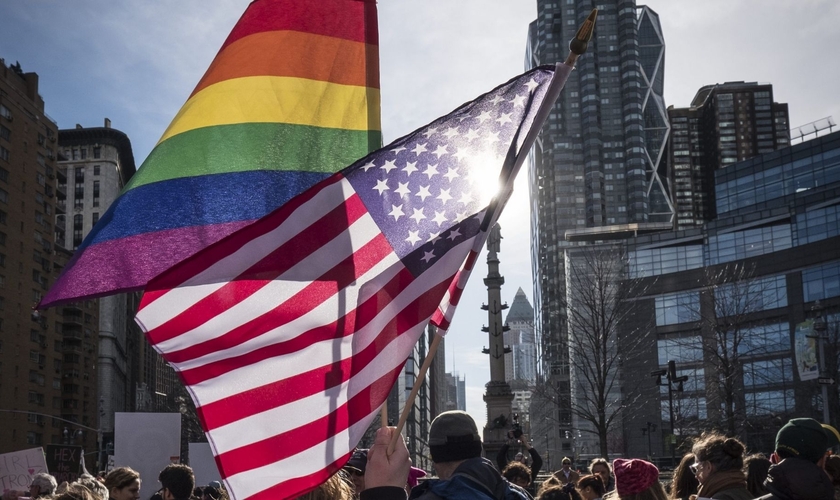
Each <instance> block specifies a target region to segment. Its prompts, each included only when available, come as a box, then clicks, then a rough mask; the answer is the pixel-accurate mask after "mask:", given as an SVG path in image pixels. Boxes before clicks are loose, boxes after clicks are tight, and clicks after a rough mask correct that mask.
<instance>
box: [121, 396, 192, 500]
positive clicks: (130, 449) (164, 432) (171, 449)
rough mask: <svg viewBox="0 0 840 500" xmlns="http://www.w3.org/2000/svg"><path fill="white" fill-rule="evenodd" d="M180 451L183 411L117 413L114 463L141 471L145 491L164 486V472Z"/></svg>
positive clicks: (178, 455) (176, 458) (177, 457)
mask: <svg viewBox="0 0 840 500" xmlns="http://www.w3.org/2000/svg"><path fill="white" fill-rule="evenodd" d="M180 454H181V414H180V413H120V412H118V413H116V415H115V417H114V465H115V466H117V467H123V466H126V467H131V468H132V469H134V470H136V471H137V472H139V473H140V478H141V479H142V480H143V489H144V490H146V489H149V490H150V491H155V490H157V489H158V488H160V483H158V481H157V478H158V475H159V474H160V471H162V470H163V468H164V467H166V466H167V465H169V464H171V463H173V460H172V459H173V457H174V458H175V460H176V461H177V460H178V459H179V457H180Z"/></svg>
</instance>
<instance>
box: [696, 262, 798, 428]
mask: <svg viewBox="0 0 840 500" xmlns="http://www.w3.org/2000/svg"><path fill="white" fill-rule="evenodd" d="M753 274H754V266H749V265H746V264H744V263H733V264H727V265H724V266H722V267H715V268H708V269H707V270H706V272H705V273H704V281H705V283H704V284H703V285H704V286H703V288H704V289H705V291H706V292H705V293H704V294H703V295H704V297H703V298H702V299H701V300H700V301H699V303H697V304H696V305H692V306H689V307H696V313H695V314H696V316H697V318H698V319H699V320H700V322H701V332H702V333H703V354H704V356H703V357H704V362H705V366H706V369H707V373H709V372H711V373H713V374H714V375H713V376H706V377H705V378H706V384H707V390H706V394H707V397H708V398H709V399H710V402H709V404H708V407H709V409H710V411H713V409H716V408H721V412H722V413H721V418H720V419H713V420H717V421H719V422H721V424H720V425H719V428H720V429H721V430H723V431H724V432H725V433H726V434H727V435H728V436H736V435H738V434H739V433H741V432H742V431H743V428H744V425H745V424H746V423H747V422H746V421H747V416H746V415H747V407H748V406H752V407H753V408H752V413H760V412H762V411H764V410H763V408H761V405H762V404H763V402H761V401H759V400H757V399H755V398H754V399H753V401H751V402H748V401H746V400H744V399H742V396H743V395H744V381H745V371H744V366H745V362H746V361H748V360H752V359H753V358H754V357H755V356H758V355H763V354H768V353H770V352H772V351H773V344H772V340H771V337H770V336H769V335H767V332H765V331H763V330H762V325H763V324H765V322H764V321H762V320H759V319H757V318H756V313H759V312H761V311H764V310H765V309H772V308H775V307H780V306H782V305H786V304H787V302H786V300H787V299H786V295H785V294H784V292H783V291H780V290H784V287H782V288H779V287H778V286H777V285H778V280H782V281H783V280H784V276H771V277H765V278H755V277H754V276H753ZM704 302H705V303H706V308H709V305H708V304H709V302H711V311H708V309H706V310H703V309H704V307H703V304H704ZM782 302H784V303H782ZM707 311H708V312H707ZM710 313H711V314H710ZM785 334H786V336H787V335H789V334H787V332H785ZM788 346H789V344H788ZM788 349H789V347H788ZM763 362H764V363H768V364H772V363H777V362H779V363H782V366H781V367H780V371H781V372H784V370H785V366H784V363H785V360H784V358H779V359H770V360H765V361H763ZM787 362H788V363H789V362H790V360H789V358H788V359H787ZM768 366H769V365H768ZM773 373H776V370H772V369H767V370H764V369H758V370H750V371H749V372H748V373H747V377H746V379H747V380H748V381H749V383H750V385H753V386H755V385H765V384H769V383H772V382H774V381H773V380H772V378H773V376H772V374H773ZM718 403H719V404H718Z"/></svg>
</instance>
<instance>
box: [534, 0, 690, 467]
mask: <svg viewBox="0 0 840 500" xmlns="http://www.w3.org/2000/svg"><path fill="white" fill-rule="evenodd" d="M593 7H597V8H598V9H599V14H598V20H597V25H596V28H595V35H594V36H593V39H592V41H591V43H590V46H589V49H588V51H587V53H586V54H585V55H583V56H582V57H581V58H580V59H578V63H577V69H576V70H575V71H574V72H573V73H572V74H571V76H570V77H569V80H568V82H567V83H566V87H565V89H564V91H563V93H562V95H561V96H560V98H559V99H558V101H557V104H556V105H555V108H554V110H553V111H552V112H551V114H550V116H549V118H548V120H547V122H546V124H545V125H544V127H543V130H542V132H541V135H540V140H539V141H538V145H537V148H536V150H535V153H534V157H533V163H532V168H531V171H530V192H531V214H532V215H531V217H532V220H531V224H532V226H531V228H532V243H531V244H532V266H533V277H534V305H535V329H536V334H537V341H538V345H539V348H540V350H541V366H540V372H541V373H540V378H539V380H538V384H544V386H550V387H551V388H552V389H551V390H552V392H553V394H555V395H556V396H557V397H555V398H552V399H553V401H552V402H551V403H552V404H544V405H536V406H539V407H544V408H546V414H545V415H537V416H533V415H532V417H533V418H535V420H534V421H532V425H533V426H534V439H535V440H540V441H542V439H541V438H543V437H544V439H545V441H544V442H543V443H542V444H543V446H544V447H546V448H549V449H550V451H551V453H552V454H555V456H561V455H570V456H571V455H572V454H574V453H575V451H576V450H575V446H576V443H575V432H574V429H573V428H572V415H571V405H570V397H571V387H570V372H569V370H570V368H569V359H568V349H567V345H566V339H567V337H568V331H567V326H566V318H565V310H564V308H563V304H564V303H567V301H566V300H565V293H566V289H565V274H566V273H565V267H564V265H565V264H564V261H565V249H568V248H569V247H570V246H572V245H581V244H586V242H588V241H597V240H605V239H612V238H615V237H626V236H627V235H628V234H639V233H644V232H647V231H653V230H663V229H670V228H671V227H672V224H673V215H674V210H673V204H672V202H671V196H670V193H669V192H668V190H667V185H668V183H667V181H666V169H665V165H666V156H667V155H666V154H665V152H666V147H665V145H666V142H667V139H668V134H669V132H670V127H669V125H668V117H667V112H666V108H665V103H664V101H663V99H662V88H663V77H662V75H663V72H664V53H665V46H664V39H663V36H662V30H661V27H660V25H659V19H658V16H657V15H656V13H655V12H653V11H651V10H650V9H648V8H646V7H637V6H636V2H635V1H634V0H605V1H603V2H599V3H593V2H591V1H586V0H538V1H537V13H538V17H537V20H536V21H534V22H533V23H532V24H531V26H530V34H529V40H528V50H527V61H528V64H529V65H530V66H536V65H540V64H554V63H556V62H558V61H563V60H565V59H566V56H567V55H568V46H569V40H571V39H572V38H573V37H574V35H575V32H576V31H577V28H578V26H580V25H581V23H582V22H583V21H584V19H586V16H587V15H588V14H589V12H590V11H591V9H592V8H593ZM538 392H539V391H538ZM541 424H543V425H544V427H545V432H543V431H542V430H540V429H539V427H540V425H541ZM540 434H543V435H542V436H541V435H540Z"/></svg>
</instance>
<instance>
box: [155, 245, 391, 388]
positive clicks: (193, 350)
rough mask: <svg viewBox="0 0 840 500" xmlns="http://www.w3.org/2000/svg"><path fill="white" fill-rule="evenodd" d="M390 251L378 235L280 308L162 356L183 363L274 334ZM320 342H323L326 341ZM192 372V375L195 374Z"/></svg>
mask: <svg viewBox="0 0 840 500" xmlns="http://www.w3.org/2000/svg"><path fill="white" fill-rule="evenodd" d="M391 251H392V249H391V245H390V244H389V243H388V240H387V239H386V238H385V236H383V235H382V234H379V235H378V236H376V237H375V238H374V239H373V240H371V241H370V242H368V243H367V244H366V245H364V246H363V247H362V248H360V249H359V251H357V252H355V253H354V254H353V255H351V256H349V257H347V258H346V259H345V260H344V261H342V262H340V263H338V264H337V265H336V266H335V267H333V268H332V269H330V270H329V271H328V272H326V273H324V274H323V275H321V276H319V277H317V278H316V279H315V280H314V281H312V282H311V283H310V284H309V285H307V286H306V287H305V288H303V289H302V290H301V291H300V292H298V293H296V294H295V295H293V296H291V297H289V298H288V299H286V300H284V301H283V303H281V304H279V305H278V306H277V307H276V308H274V309H272V310H270V311H268V312H266V313H265V314H262V315H260V316H258V317H256V318H253V319H251V320H249V321H248V322H246V323H244V324H243V325H241V326H239V327H237V328H234V329H232V330H231V331H229V332H227V333H225V334H224V335H221V336H219V337H216V338H213V339H209V340H207V341H205V342H201V343H198V344H193V345H191V346H189V347H187V348H185V349H181V350H180V351H171V352H169V353H166V354H164V358H165V359H166V360H167V361H169V362H170V363H183V362H185V361H189V360H191V359H195V358H199V357H201V356H205V355H207V354H211V353H213V352H216V351H221V350H223V349H229V348H231V347H235V346H237V345H239V344H242V343H243V342H247V341H249V340H251V339H254V338H257V337H259V336H261V335H263V334H264V333H266V332H268V331H270V330H274V329H276V328H279V327H281V326H283V325H285V324H288V323H289V322H291V321H294V320H296V319H298V318H300V317H301V316H303V315H305V314H307V313H309V312H311V311H312V310H313V309H315V308H316V307H318V306H319V305H320V304H322V303H323V302H324V301H325V300H328V299H329V298H330V297H333V296H334V295H336V294H337V293H338V292H340V291H341V290H343V289H344V288H345V287H346V286H348V285H350V284H351V283H353V282H354V281H356V280H357V279H358V278H359V277H360V276H362V275H363V274H364V273H366V272H367V271H368V270H369V269H370V268H371V267H373V266H374V265H376V264H377V263H378V262H380V261H381V260H382V259H384V258H385V257H386V256H387V255H389V254H390V253H391ZM236 283H240V284H242V286H245V287H248V283H249V282H247V281H244V282H243V281H239V282H237V281H234V282H232V283H231V284H233V285H235V284H236ZM333 337H334V335H331V336H329V337H327V338H333ZM322 340H325V338H324V339H322ZM292 343H295V344H298V343H299V341H298V340H297V339H292V341H290V342H288V343H286V342H284V343H283V344H278V345H275V346H271V348H274V347H283V346H286V345H287V344H292ZM305 345H306V344H303V346H305ZM303 346H302V347H303ZM283 350H285V349H281V351H283ZM295 350H296V349H295ZM255 352H259V351H255ZM255 352H252V353H249V355H250V354H255ZM288 352H293V351H286V352H285V353H288ZM246 356H248V355H246ZM249 359H250V360H251V361H250V362H254V361H256V360H258V358H249ZM243 361H244V360H243ZM250 362H246V363H245V364H250ZM202 368H204V367H202ZM191 371H193V372H194V370H191ZM185 376H186V375H185ZM190 383H196V382H190Z"/></svg>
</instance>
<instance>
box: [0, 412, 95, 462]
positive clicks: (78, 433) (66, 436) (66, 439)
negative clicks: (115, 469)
mask: <svg viewBox="0 0 840 500" xmlns="http://www.w3.org/2000/svg"><path fill="white" fill-rule="evenodd" d="M0 412H4V413H21V414H23V415H40V416H42V417H47V418H52V419H55V420H58V421H60V422H64V423H67V424H71V425H74V426H76V427H79V428H80V429H77V430H76V431H75V432H74V433H73V438H74V439H75V438H76V437H79V436H81V432H82V430H81V429H87V430H89V431H93V432H95V433H96V442H97V443H98V445H99V452H98V453H97V459H99V460H101V454H102V451H103V450H102V429H94V428H93V427H88V426H87V425H82V424H80V423H78V422H73V421H72V420H67V419H65V418H61V417H56V416H54V415H48V414H46V413H38V412H36V411H24V410H3V409H0ZM62 435H63V436H64V444H68V442H69V440H70V431H69V429H67V426H65V427H64V431H63V432H62ZM98 465H99V466H100V467H99V468H100V470H101V469H104V462H100V463H99V464H98Z"/></svg>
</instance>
